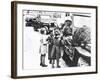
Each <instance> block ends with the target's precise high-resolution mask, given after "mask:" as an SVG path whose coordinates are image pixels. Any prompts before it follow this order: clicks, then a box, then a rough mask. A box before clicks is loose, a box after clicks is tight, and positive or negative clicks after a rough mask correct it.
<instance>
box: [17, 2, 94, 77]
mask: <svg viewBox="0 0 100 80" xmlns="http://www.w3.org/2000/svg"><path fill="white" fill-rule="evenodd" d="M23 9H29V10H47V11H64V12H83V13H84V12H85V13H86V12H87V13H91V19H92V22H91V23H92V24H91V31H92V33H91V35H92V36H91V43H92V48H91V50H92V51H91V54H92V57H91V61H92V65H91V66H90V67H68V68H59V69H45V70H22V10H23ZM95 14H96V10H95V9H90V8H76V7H75V8H74V7H59V6H44V5H27V4H17V76H32V75H48V74H63V73H66V74H67V73H81V72H95V71H96V70H95V69H96V65H95V64H96V53H95V52H96V50H95V49H96V46H95V45H96V41H95V40H96V39H95V38H96V32H95V31H96V22H95V21H96V19H95V17H96V16H95Z"/></svg>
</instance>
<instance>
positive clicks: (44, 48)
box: [39, 28, 47, 67]
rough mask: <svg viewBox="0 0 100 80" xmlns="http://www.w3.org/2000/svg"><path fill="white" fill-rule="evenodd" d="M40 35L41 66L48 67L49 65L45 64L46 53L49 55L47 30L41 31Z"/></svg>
mask: <svg viewBox="0 0 100 80" xmlns="http://www.w3.org/2000/svg"><path fill="white" fill-rule="evenodd" d="M40 33H41V40H40V51H39V53H40V54H41V56H40V66H42V67H47V65H46V64H45V57H46V53H47V41H46V39H47V35H46V29H45V28H42V29H41V30H40Z"/></svg>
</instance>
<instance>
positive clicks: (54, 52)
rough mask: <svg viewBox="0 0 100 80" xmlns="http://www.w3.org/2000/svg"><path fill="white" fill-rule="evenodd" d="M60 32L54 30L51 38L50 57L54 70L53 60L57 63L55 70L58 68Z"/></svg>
mask: <svg viewBox="0 0 100 80" xmlns="http://www.w3.org/2000/svg"><path fill="white" fill-rule="evenodd" d="M60 49H61V48H60V32H59V29H55V30H54V38H53V47H52V51H51V57H52V68H54V64H55V60H56V62H57V68H60V65H59V59H60V57H61V51H60Z"/></svg>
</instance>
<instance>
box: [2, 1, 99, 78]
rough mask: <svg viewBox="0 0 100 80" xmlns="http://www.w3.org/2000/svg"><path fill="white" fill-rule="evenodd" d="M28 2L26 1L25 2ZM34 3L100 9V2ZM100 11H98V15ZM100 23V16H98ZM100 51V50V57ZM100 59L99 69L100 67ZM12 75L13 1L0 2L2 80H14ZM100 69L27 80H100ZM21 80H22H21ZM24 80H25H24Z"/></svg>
mask: <svg viewBox="0 0 100 80" xmlns="http://www.w3.org/2000/svg"><path fill="white" fill-rule="evenodd" d="M16 1H17V0H16ZM24 1H26V0H24ZM30 1H34V2H36V1H37V2H50V3H64V4H65V3H66V4H78V5H96V6H98V9H100V8H99V7H100V6H99V5H100V1H99V0H30ZM99 13H100V11H98V14H99ZM98 19H99V21H100V16H99V15H98ZM99 21H98V22H99ZM99 26H100V24H98V34H100V32H99V30H100V27H99ZM99 45H100V37H99V36H98V48H99V47H100V46H99ZM99 52H100V50H98V57H100V54H99ZM99 62H100V59H99V60H98V67H100V64H99ZM10 73H11V0H0V80H13V79H11V78H10ZM99 76H100V69H99V73H98V74H88V75H74V76H60V77H44V78H27V79H26V80H100V77H99ZM19 80H20V79H19ZM22 80H24V79H22Z"/></svg>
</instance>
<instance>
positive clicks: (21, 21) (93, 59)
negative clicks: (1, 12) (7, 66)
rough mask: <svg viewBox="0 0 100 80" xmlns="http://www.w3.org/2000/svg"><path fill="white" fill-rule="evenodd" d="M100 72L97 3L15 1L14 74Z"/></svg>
mask: <svg viewBox="0 0 100 80" xmlns="http://www.w3.org/2000/svg"><path fill="white" fill-rule="evenodd" d="M92 73H97V6H86V5H72V4H56V3H39V2H22V1H13V2H11V77H12V78H29V77H47V76H63V75H75V74H78V75H79V74H92Z"/></svg>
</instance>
